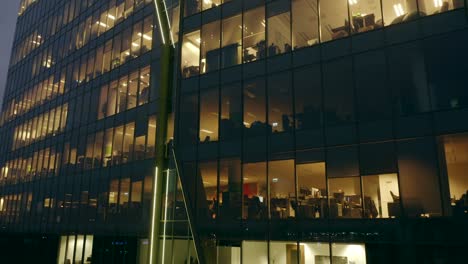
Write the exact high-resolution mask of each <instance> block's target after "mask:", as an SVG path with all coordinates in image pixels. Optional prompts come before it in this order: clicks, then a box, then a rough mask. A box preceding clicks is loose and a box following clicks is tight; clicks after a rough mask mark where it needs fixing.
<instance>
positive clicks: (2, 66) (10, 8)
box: [0, 0, 20, 105]
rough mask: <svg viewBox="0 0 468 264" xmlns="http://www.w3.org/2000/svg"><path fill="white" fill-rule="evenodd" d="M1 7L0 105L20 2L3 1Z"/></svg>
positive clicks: (15, 0)
mask: <svg viewBox="0 0 468 264" xmlns="http://www.w3.org/2000/svg"><path fill="white" fill-rule="evenodd" d="M1 1H2V5H1V7H0V32H1V33H2V35H1V38H0V105H1V103H2V99H3V92H4V90H5V83H6V78H7V73H8V63H9V62H10V53H11V45H12V44H13V35H14V34H15V25H16V18H17V16H18V7H19V3H20V0H6V1H5V0H1Z"/></svg>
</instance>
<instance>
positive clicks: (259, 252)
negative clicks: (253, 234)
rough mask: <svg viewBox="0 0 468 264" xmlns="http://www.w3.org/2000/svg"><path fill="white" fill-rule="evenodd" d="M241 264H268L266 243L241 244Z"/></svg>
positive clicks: (247, 242)
mask: <svg viewBox="0 0 468 264" xmlns="http://www.w3.org/2000/svg"><path fill="white" fill-rule="evenodd" d="M242 263H243V264H268V243H267V242H257V241H244V242H242Z"/></svg>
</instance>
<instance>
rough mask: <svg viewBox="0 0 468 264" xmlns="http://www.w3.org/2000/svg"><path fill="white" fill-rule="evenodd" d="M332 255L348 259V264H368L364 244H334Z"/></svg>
mask: <svg viewBox="0 0 468 264" xmlns="http://www.w3.org/2000/svg"><path fill="white" fill-rule="evenodd" d="M332 255H333V256H342V257H347V258H348V263H354V264H366V248H365V246H364V244H355V245H351V244H335V243H334V244H332Z"/></svg>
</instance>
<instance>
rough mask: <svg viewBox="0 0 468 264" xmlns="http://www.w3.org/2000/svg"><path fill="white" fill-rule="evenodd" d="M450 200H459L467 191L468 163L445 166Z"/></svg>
mask: <svg viewBox="0 0 468 264" xmlns="http://www.w3.org/2000/svg"><path fill="white" fill-rule="evenodd" d="M447 171H448V175H449V188H450V196H451V198H453V197H455V199H457V200H458V199H460V198H461V196H462V195H463V194H465V193H466V192H467V191H468V176H467V171H468V163H452V164H450V163H449V164H447Z"/></svg>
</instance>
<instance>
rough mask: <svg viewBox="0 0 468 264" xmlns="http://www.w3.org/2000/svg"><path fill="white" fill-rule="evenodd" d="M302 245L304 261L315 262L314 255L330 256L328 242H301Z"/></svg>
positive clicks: (313, 263) (309, 263)
mask: <svg viewBox="0 0 468 264" xmlns="http://www.w3.org/2000/svg"><path fill="white" fill-rule="evenodd" d="M300 245H301V246H302V245H303V246H304V258H305V263H307V264H315V256H330V245H329V244H328V243H301V244H300Z"/></svg>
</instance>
